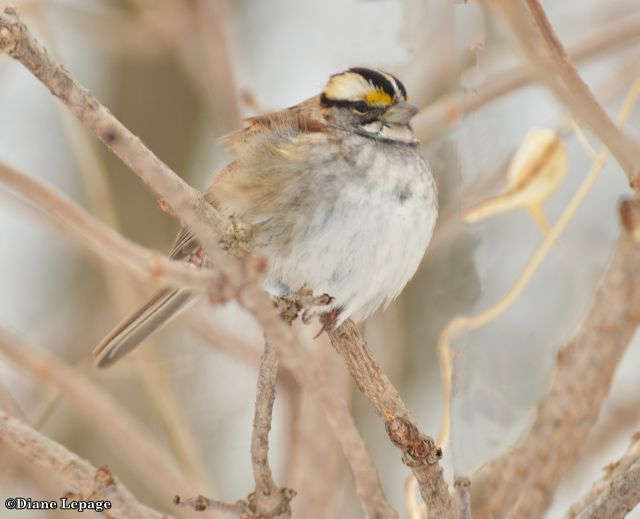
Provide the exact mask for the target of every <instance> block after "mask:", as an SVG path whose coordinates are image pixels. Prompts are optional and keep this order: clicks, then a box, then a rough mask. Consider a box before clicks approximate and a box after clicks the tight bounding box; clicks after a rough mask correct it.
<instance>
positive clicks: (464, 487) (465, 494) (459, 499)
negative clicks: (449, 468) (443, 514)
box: [453, 476, 473, 519]
mask: <svg viewBox="0 0 640 519" xmlns="http://www.w3.org/2000/svg"><path fill="white" fill-rule="evenodd" d="M453 488H454V489H455V491H456V513H457V514H458V515H457V519H472V518H473V514H472V513H471V492H470V488H471V481H470V480H469V478H467V477H464V476H459V477H457V478H456V479H455V481H454V482H453Z"/></svg>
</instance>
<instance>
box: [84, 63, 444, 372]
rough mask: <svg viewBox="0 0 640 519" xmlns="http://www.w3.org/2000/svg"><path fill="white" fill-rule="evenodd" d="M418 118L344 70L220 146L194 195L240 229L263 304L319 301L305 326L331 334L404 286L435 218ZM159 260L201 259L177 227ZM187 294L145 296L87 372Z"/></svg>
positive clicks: (398, 90)
mask: <svg viewBox="0 0 640 519" xmlns="http://www.w3.org/2000/svg"><path fill="white" fill-rule="evenodd" d="M417 112H418V109H417V108H416V107H415V106H414V105H412V104H410V103H409V102H408V101H407V91H406V89H405V86H404V85H403V84H402V82H401V81H400V80H399V79H397V78H396V77H395V76H393V75H391V74H389V73H386V72H383V71H381V70H377V69H372V68H365V67H353V68H349V69H348V70H345V71H343V72H339V73H337V74H333V75H331V76H330V77H329V79H328V82H327V83H326V86H325V87H324V89H323V90H322V92H321V93H320V94H317V95H315V96H313V97H311V98H309V99H307V100H305V101H303V102H301V103H299V104H296V105H294V106H291V107H289V108H286V109H283V110H280V111H277V112H273V113H268V114H264V115H258V116H254V117H249V118H247V119H245V124H244V127H243V128H242V129H241V130H238V131H235V132H233V133H231V134H229V135H228V136H226V137H224V138H223V139H222V142H223V143H224V144H225V145H226V147H227V148H228V150H229V151H230V153H231V154H232V156H233V160H232V161H231V162H230V163H229V164H228V165H227V166H226V167H224V168H223V169H222V170H220V171H219V172H218V173H217V174H216V175H214V176H213V180H212V181H211V183H210V185H209V187H208V188H207V190H206V193H205V198H206V200H207V201H208V202H209V203H211V204H212V205H213V206H214V207H215V208H216V209H217V210H218V211H219V212H220V213H221V214H222V215H223V216H224V217H226V218H228V219H230V220H234V219H235V220H237V221H240V222H243V224H246V225H248V226H249V227H250V229H251V237H252V239H251V242H252V252H253V253H255V254H259V255H261V256H263V257H264V258H265V259H266V261H267V266H266V273H265V278H264V282H263V288H264V290H265V291H266V292H267V293H268V294H269V295H271V296H272V297H273V298H274V300H275V299H277V300H280V301H287V300H292V299H295V297H296V294H300V293H303V292H306V293H311V294H313V295H314V296H318V301H320V303H319V304H317V305H316V306H315V307H314V308H313V310H312V312H313V315H312V317H313V316H318V317H321V318H324V321H322V319H321V322H324V323H325V325H326V324H327V323H329V325H330V326H339V325H340V324H341V323H342V322H343V321H344V320H345V319H347V318H352V319H353V320H355V321H356V322H358V321H362V320H364V319H366V318H367V317H368V316H370V315H371V314H372V313H373V312H375V311H376V310H378V309H379V308H381V307H386V306H387V305H388V304H389V303H390V302H391V301H393V300H394V299H395V298H396V297H397V296H398V294H400V292H401V291H402V289H403V288H404V287H405V285H406V284H407V282H408V281H409V280H410V279H411V278H412V277H413V275H414V274H415V272H416V270H417V269H418V266H419V265H420V262H421V260H422V258H423V256H424V254H425V251H426V249H427V246H428V244H429V242H430V240H431V236H432V234H433V230H434V227H435V224H436V219H437V215H438V197H437V186H436V182H435V180H434V176H433V174H432V171H431V168H430V166H429V165H428V163H427V161H426V160H425V159H424V158H423V157H422V155H421V153H420V149H419V147H420V142H419V139H418V138H417V137H416V135H415V133H414V132H413V129H412V128H411V124H410V122H411V119H412V117H413V116H414V115H415V114H416V113H417ZM169 256H170V257H171V258H173V259H175V260H184V261H189V262H191V263H195V264H196V265H201V264H202V262H203V260H202V258H203V252H202V250H201V246H200V244H199V243H198V240H197V237H196V236H194V235H193V234H192V233H191V232H190V231H189V229H188V228H186V227H183V228H182V229H181V230H180V232H179V233H178V236H177V238H176V240H175V243H174V245H173V248H172V249H171V251H170V252H169ZM196 296H197V293H196V292H193V291H192V290H189V289H185V288H165V289H161V290H159V291H158V292H156V293H155V294H154V295H153V296H152V298H151V299H150V300H149V301H148V302H147V303H146V304H144V305H143V306H142V307H141V308H139V309H138V310H137V311H135V312H134V313H133V314H132V315H130V316H129V317H127V318H126V319H124V320H123V321H122V322H120V323H119V324H118V325H117V326H116V327H115V328H114V329H113V330H112V331H111V332H110V333H109V334H108V335H107V336H106V337H105V338H104V339H103V340H102V341H101V342H100V343H99V344H98V346H97V347H96V348H95V350H94V357H95V360H96V364H97V365H98V366H99V367H106V366H109V365H111V364H112V363H113V362H115V361H116V360H118V359H119V358H121V357H122V356H123V355H125V354H127V353H128V352H130V351H131V350H133V349H134V348H135V347H136V346H137V345H138V344H139V343H140V342H142V341H143V340H144V339H145V338H146V337H148V336H149V335H150V334H151V333H153V332H154V331H155V330H157V329H158V328H160V327H161V326H162V325H164V324H165V323H167V322H168V321H169V320H170V319H171V318H172V317H174V316H175V315H177V314H178V313H179V312H180V311H181V310H183V309H184V308H186V307H187V306H188V305H189V304H190V303H191V302H192V301H194V300H195V298H196Z"/></svg>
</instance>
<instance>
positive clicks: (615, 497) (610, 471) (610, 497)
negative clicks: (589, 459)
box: [565, 433, 640, 519]
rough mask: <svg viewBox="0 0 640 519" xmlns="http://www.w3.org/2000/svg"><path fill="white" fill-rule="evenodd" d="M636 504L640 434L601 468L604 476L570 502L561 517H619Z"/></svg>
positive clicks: (639, 480) (639, 493) (639, 488)
mask: <svg viewBox="0 0 640 519" xmlns="http://www.w3.org/2000/svg"><path fill="white" fill-rule="evenodd" d="M638 503H640V434H638V433H636V434H635V435H634V436H633V437H632V438H631V445H629V448H628V449H627V452H625V454H624V456H622V458H620V459H619V460H618V461H616V462H615V463H612V464H611V465H609V466H607V467H606V468H605V475H604V477H603V478H602V479H601V480H600V481H598V482H597V483H596V484H595V485H593V488H592V489H591V490H589V492H588V493H587V494H586V495H585V496H584V497H583V498H582V499H580V501H578V502H577V503H576V504H574V505H573V506H572V507H571V508H570V509H569V511H568V512H567V515H566V516H565V519H588V518H597V517H606V518H607V519H622V518H623V517H626V516H627V514H628V513H629V512H630V511H631V510H633V509H634V508H635V506H636V505H637V504H638Z"/></svg>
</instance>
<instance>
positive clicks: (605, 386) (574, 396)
mask: <svg viewBox="0 0 640 519" xmlns="http://www.w3.org/2000/svg"><path fill="white" fill-rule="evenodd" d="M621 212H622V215H623V223H625V226H626V227H627V229H628V231H627V232H625V233H624V234H623V235H622V236H621V237H620V239H619V241H618V245H617V247H616V251H615V254H614V256H613V258H612V260H611V263H610V264H609V266H608V268H607V270H606V272H605V273H604V275H603V277H602V280H601V281H600V285H599V288H598V290H597V292H596V294H595V296H594V299H593V302H592V305H591V308H590V309H589V312H588V313H587V315H586V316H585V318H584V320H583V321H582V323H581V324H580V325H579V326H578V329H577V330H576V332H575V333H574V336H573V338H572V339H571V340H570V341H569V342H568V343H567V345H566V346H564V348H562V349H561V350H560V351H559V352H558V356H557V365H556V370H555V373H554V375H553V379H552V381H551V386H550V388H549V391H548V392H547V394H546V395H544V396H543V397H542V398H541V399H540V401H539V402H538V405H537V406H536V409H535V414H534V419H533V423H532V425H531V428H530V429H529V431H528V432H527V433H526V434H525V435H524V436H523V437H522V439H521V440H520V441H519V442H518V444H517V445H516V446H515V448H514V449H512V450H511V451H510V452H508V453H506V454H504V455H502V456H500V457H498V458H496V459H495V460H493V461H491V462H490V463H488V464H487V465H486V466H485V468H484V469H483V470H482V471H481V473H480V475H479V478H478V480H477V483H476V481H474V486H473V489H474V491H473V497H474V515H475V516H476V517H478V518H489V517H506V516H509V517H541V516H542V515H543V514H544V511H545V510H546V509H547V507H548V506H549V504H550V503H551V500H552V498H553V494H554V492H555V489H556V486H557V484H558V482H559V481H560V479H561V477H562V476H563V475H564V474H565V473H566V472H567V471H568V470H569V469H570V468H571V467H572V466H573V465H574V464H575V462H576V460H577V459H578V457H579V455H580V449H581V447H582V446H583V445H584V444H585V439H586V437H587V435H588V433H589V431H590V430H591V428H592V426H593V424H594V423H595V421H596V419H597V417H598V413H599V412H600V407H601V406H602V403H603V401H604V399H605V397H606V395H607V393H608V391H609V387H610V385H611V380H612V378H613V375H614V372H615V369H616V367H617V365H618V362H619V361H620V359H621V358H622V355H623V354H624V352H625V350H626V348H627V346H628V345H629V342H630V341H631V338H632V337H633V335H634V333H635V331H636V329H637V327H638V324H640V311H639V310H638V309H639V308H640V246H638V245H637V243H636V242H635V241H634V240H633V238H632V234H633V231H634V230H635V229H639V228H640V226H639V225H637V222H639V221H640V218H638V216H639V215H640V202H639V201H637V200H633V201H628V202H625V203H623V204H622V210H621Z"/></svg>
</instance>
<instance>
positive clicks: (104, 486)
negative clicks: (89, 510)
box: [0, 409, 170, 519]
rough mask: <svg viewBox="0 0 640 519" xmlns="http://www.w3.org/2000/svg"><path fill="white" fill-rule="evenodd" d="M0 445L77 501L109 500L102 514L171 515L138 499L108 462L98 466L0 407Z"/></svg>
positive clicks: (119, 517) (122, 518)
mask: <svg viewBox="0 0 640 519" xmlns="http://www.w3.org/2000/svg"><path fill="white" fill-rule="evenodd" d="M0 444H1V445H7V446H8V447H9V448H11V449H12V450H14V451H15V452H16V453H18V454H19V455H20V456H22V457H23V458H24V460H25V462H27V463H29V464H30V465H36V466H37V467H39V468H40V469H42V470H43V472H45V473H46V474H47V475H48V477H50V478H52V479H55V480H57V481H59V482H61V483H62V484H63V485H64V486H65V488H66V489H68V491H69V493H70V494H71V496H72V497H70V500H71V499H77V500H89V499H90V500H92V501H109V502H110V503H111V508H110V509H106V510H104V511H103V512H102V513H101V515H103V516H104V517H107V518H109V519H138V518H140V519H161V518H167V519H170V517H169V516H168V515H166V514H161V513H160V512H156V511H155V510H152V509H151V508H148V507H146V506H145V505H143V504H141V503H139V502H138V501H136V499H135V497H134V496H133V495H132V494H131V493H130V492H129V490H127V489H126V488H125V486H124V485H123V484H122V483H120V481H118V479H117V478H116V477H115V476H114V475H113V474H111V471H110V470H109V468H108V467H107V466H106V465H105V466H102V467H100V468H99V469H96V468H95V467H93V466H92V465H91V464H90V463H89V462H88V461H86V460H83V459H82V458H79V457H78V456H77V455H75V454H74V453H72V452H69V451H68V450H67V449H65V448H64V447H63V446H62V445H60V444H59V443H56V442H54V441H53V440H50V439H49V438H47V437H46V436H43V435H42V434H40V433H39V432H37V431H35V430H33V429H32V428H31V427H29V426H28V425H26V424H24V423H22V422H21V421H20V420H18V419H17V418H12V417H10V416H8V415H7V414H6V413H5V412H4V411H2V410H1V409H0Z"/></svg>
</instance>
